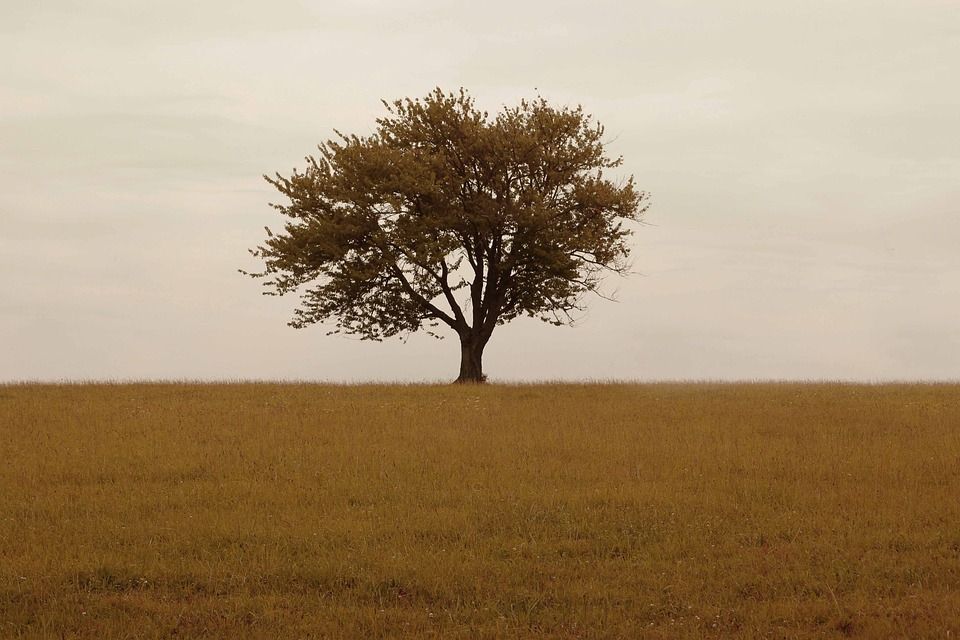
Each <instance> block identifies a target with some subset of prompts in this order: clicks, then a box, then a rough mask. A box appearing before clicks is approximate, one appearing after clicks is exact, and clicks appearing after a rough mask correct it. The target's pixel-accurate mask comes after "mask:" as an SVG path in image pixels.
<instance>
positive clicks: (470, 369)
mask: <svg viewBox="0 0 960 640" xmlns="http://www.w3.org/2000/svg"><path fill="white" fill-rule="evenodd" d="M486 381H487V376H485V375H484V374H483V347H481V346H478V345H476V344H471V343H469V342H463V343H461V344H460V375H459V377H457V380H456V383H457V384H480V383H482V382H486Z"/></svg>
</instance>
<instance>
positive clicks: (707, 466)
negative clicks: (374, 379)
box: [0, 383, 960, 639]
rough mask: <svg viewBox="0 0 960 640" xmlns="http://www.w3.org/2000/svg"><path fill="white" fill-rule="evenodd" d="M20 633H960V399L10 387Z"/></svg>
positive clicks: (13, 613)
mask: <svg viewBox="0 0 960 640" xmlns="http://www.w3.org/2000/svg"><path fill="white" fill-rule="evenodd" d="M0 460H2V465H0V625H2V626H0V637H3V638H181V637H182V638H230V639H241V638H327V637H329V638H339V637H356V638H371V637H373V638H375V637H388V638H395V637H409V638H423V637H444V638H530V637H550V638H686V637H689V638H728V637H729V638H793V637H800V638H804V637H827V638H829V637H836V638H842V637H863V638H885V637H915V638H949V637H954V638H956V637H960V385H948V384H942V385H936V384H930V385H852V384H794V383H771V384H666V383H665V384H582V385H581V384H556V385H554V384H544V385H499V384H490V385H480V386H476V385H453V386H439V385H438V386H426V385H423V386H374V385H370V386H365V385H358V386H329V385H315V384H269V383H262V384H252V383H251V384H177V383H171V384H93V385H41V384H26V385H7V386H0Z"/></svg>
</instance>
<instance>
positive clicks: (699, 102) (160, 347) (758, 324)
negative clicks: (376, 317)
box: [0, 0, 960, 381]
mask: <svg viewBox="0 0 960 640" xmlns="http://www.w3.org/2000/svg"><path fill="white" fill-rule="evenodd" d="M958 60H960V2H956V1H954V0H807V1H805V2H769V1H767V0H724V1H722V2H721V1H719V0H718V1H716V2H708V1H706V0H657V1H653V0H651V1H637V2H632V3H628V2H623V1H622V0H616V1H614V0H599V1H597V2H593V3H583V2H567V1H565V0H551V1H549V2H547V1H546V0H535V1H524V0H510V1H506V0H488V1H487V2H483V3H480V2H465V1H463V2H461V1H458V0H407V1H401V0H393V1H388V0H271V2H264V1H262V0H230V1H229V2H228V1H227V0H204V1H203V2H198V1H197V0H83V1H82V2H81V1H77V0H33V1H31V2H3V3H0V268H2V277H0V381H15V380H90V379H95V380H127V379H203V380H214V379H251V378H252V379H310V380H335V381H359V380H385V379H386V380H447V379H452V378H453V377H455V375H456V371H457V368H458V358H459V354H458V349H459V346H458V344H457V342H456V341H455V339H449V338H448V339H446V340H442V341H436V340H432V339H430V338H428V337H426V336H423V337H421V336H419V335H415V336H413V337H411V338H410V339H409V340H408V341H407V342H406V343H403V342H401V341H399V340H394V341H388V342H385V343H382V344H376V343H368V342H361V341H358V340H355V339H349V338H344V337H336V336H327V335H326V330H325V329H324V328H323V327H312V328H309V329H304V330H299V331H298V330H294V329H291V328H289V327H287V326H286V322H287V321H288V320H289V318H290V316H291V314H292V311H293V309H294V308H295V306H296V299H295V298H270V297H264V296H261V295H260V292H261V287H260V285H259V283H257V282H255V281H253V280H250V279H248V278H245V277H244V276H242V275H240V274H239V273H238V272H237V269H238V268H244V269H249V270H255V269H256V268H257V267H258V265H259V263H258V261H256V260H255V259H253V258H251V257H250V256H249V254H248V253H247V249H248V248H250V247H253V246H255V245H256V244H258V243H260V242H261V241H262V239H263V235H264V232H263V227H264V225H273V226H275V227H276V226H279V224H278V223H279V214H277V213H276V212H275V211H273V210H272V209H270V208H269V206H268V202H270V201H275V200H277V198H278V197H279V195H278V194H276V195H275V192H274V191H273V190H272V187H270V185H268V184H267V183H266V182H264V181H263V179H262V178H261V175H262V174H264V173H273V172H274V171H280V172H282V173H285V174H289V172H290V170H291V169H293V168H294V167H302V166H303V164H304V163H303V157H304V156H305V155H307V154H311V153H313V152H314V151H315V148H316V144H317V143H319V142H321V141H323V140H326V139H328V138H330V137H331V136H332V135H333V129H334V128H337V129H339V130H341V131H345V132H356V133H360V134H363V133H369V132H370V131H371V130H372V126H373V120H374V118H376V117H378V116H379V115H381V114H382V113H383V108H382V106H381V105H380V99H381V98H384V99H388V100H392V99H395V98H399V97H404V96H410V97H417V96H422V95H424V94H426V93H427V92H429V91H430V90H431V89H432V88H433V87H436V86H440V87H442V88H444V89H448V90H454V89H457V88H459V87H461V86H463V87H466V88H467V89H468V90H469V91H470V92H471V94H472V95H473V96H474V97H475V98H476V100H477V102H478V105H479V106H481V107H483V108H487V109H489V110H491V111H495V110H497V109H498V108H499V107H500V106H501V105H504V104H511V105H512V104H514V103H516V102H517V101H518V100H519V99H520V98H523V97H532V96H534V95H535V94H536V91H537V90H539V92H540V93H541V94H542V95H543V96H544V97H546V98H547V99H548V100H550V101H551V102H554V103H556V104H557V105H568V104H570V105H573V104H577V103H579V104H582V105H583V106H584V107H585V109H586V110H587V111H588V112H589V113H592V114H593V115H594V116H595V117H596V118H597V119H598V120H599V121H600V122H601V123H603V124H604V125H605V126H606V130H607V135H608V138H609V146H608V149H609V151H610V152H611V153H612V154H614V155H622V156H623V157H624V160H625V162H624V165H623V172H624V174H626V173H631V174H633V175H635V177H636V180H637V183H638V185H639V186H640V187H641V188H642V189H644V190H647V191H650V192H651V193H652V196H653V208H652V209H651V210H650V212H649V213H648V215H647V219H646V222H647V225H646V226H643V227H641V228H639V229H638V230H637V233H636V235H635V237H634V240H635V249H634V254H633V255H634V257H635V268H636V270H637V271H639V272H640V275H637V276H634V277H632V278H629V279H626V280H622V281H619V282H611V283H609V284H610V286H611V287H613V288H619V302H618V303H609V302H605V301H603V300H597V301H596V302H595V303H594V304H593V305H592V307H591V309H590V312H589V314H588V315H587V317H586V318H584V320H583V322H582V323H581V324H580V325H579V326H577V327H574V328H555V327H550V326H547V325H544V324H542V323H539V322H537V321H534V320H527V321H524V320H518V321H516V322H514V323H512V324H510V325H507V326H504V327H501V328H500V329H499V330H498V333H496V334H495V335H494V337H493V340H492V341H491V343H490V345H489V347H488V349H487V352H486V354H485V360H484V365H485V369H486V371H487V372H488V373H489V375H490V376H491V377H492V378H495V379H501V380H534V379H611V378H616V379H638V380H651V379H729V380H734V379H768V378H777V379H843V380H867V381H873V380H887V379H910V380H929V379H960V295H958V292H960V215H958V213H960V211H958V203H960V151H958V150H960V83H958V82H957V61H958Z"/></svg>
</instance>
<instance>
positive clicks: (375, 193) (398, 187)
mask: <svg viewBox="0 0 960 640" xmlns="http://www.w3.org/2000/svg"><path fill="white" fill-rule="evenodd" d="M383 104H384V106H385V107H386V109H387V112H388V115H387V116H385V117H383V118H380V119H378V120H377V121H376V123H377V127H376V130H375V131H374V132H373V133H372V134H370V135H368V136H357V135H344V134H342V133H340V132H339V131H337V132H336V133H337V136H338V137H339V138H338V139H337V140H330V141H328V142H326V143H325V144H321V145H320V147H319V150H320V154H319V156H317V157H312V156H308V157H307V158H306V160H307V167H306V170H304V171H303V172H300V171H297V170H294V172H293V174H292V175H291V176H290V177H289V178H285V177H283V176H281V175H280V174H279V173H278V174H276V177H275V178H271V177H269V176H264V177H265V178H266V180H267V181H268V182H269V183H270V184H272V185H274V186H275V187H276V188H277V189H278V190H279V191H280V192H281V193H282V194H283V195H284V196H286V198H287V199H288V200H289V204H274V205H272V206H273V207H274V208H276V209H277V210H279V211H280V212H281V213H282V214H283V215H285V216H286V217H287V218H289V220H288V221H287V222H286V224H285V227H284V233H277V234H275V233H273V232H271V230H270V229H269V228H267V230H266V231H267V236H268V237H267V239H266V241H265V242H264V244H263V246H260V247H257V249H256V250H251V253H252V254H253V255H254V256H257V257H259V258H262V259H263V261H264V263H265V265H266V268H265V270H264V271H262V272H260V273H247V272H244V273H247V275H250V276H252V277H254V278H266V281H265V282H264V286H265V287H267V288H268V289H269V290H268V291H267V292H265V293H266V294H267V295H283V294H286V293H290V292H293V291H298V290H302V306H301V308H299V309H297V310H296V312H295V316H294V318H293V319H292V320H291V322H290V323H289V324H290V326H293V327H296V328H302V327H305V326H307V325H310V324H313V323H315V322H321V321H327V320H333V321H335V323H336V325H335V329H334V330H333V331H331V332H330V333H340V332H344V333H348V334H353V335H357V336H359V337H360V338H361V339H368V340H378V341H379V340H382V339H384V338H388V337H391V336H395V335H398V334H409V333H412V332H414V331H417V330H419V329H425V330H426V331H427V332H428V333H430V334H431V335H434V336H436V337H439V336H437V334H436V333H434V331H433V330H434V329H436V328H437V327H438V326H439V325H440V324H444V325H446V326H448V327H449V328H450V329H453V331H455V332H456V334H457V335H458V336H459V338H460V347H461V349H460V353H461V356H460V375H459V377H458V378H457V382H482V381H483V380H484V378H485V376H484V374H483V365H482V358H483V350H484V347H486V345H487V343H488V342H489V340H490V336H492V335H493V331H494V329H495V328H496V327H497V325H499V324H503V323H505V322H509V321H510V320H513V319H514V318H516V317H517V316H520V315H522V314H526V315H528V316H531V317H539V318H540V319H542V320H543V321H545V322H548V323H550V324H555V325H563V324H570V323H573V322H574V320H575V317H574V315H573V314H574V313H575V312H577V311H582V310H583V309H584V304H585V295H586V294H588V293H590V292H594V293H598V294H600V295H601V296H602V293H600V292H599V290H598V286H599V284H600V281H601V278H602V276H603V275H605V274H606V273H609V272H613V273H617V274H621V275H623V274H626V273H627V269H628V266H629V265H628V262H627V256H628V253H629V248H628V246H627V244H626V240H627V237H628V236H629V235H630V234H631V231H630V230H629V229H628V228H626V227H625V226H624V222H625V221H628V220H632V221H640V220H641V218H642V216H643V213H644V211H646V209H647V206H648V205H647V194H645V193H643V192H640V191H637V190H636V189H635V188H634V183H633V177H632V176H631V177H629V178H627V179H625V180H621V181H620V182H618V183H617V182H613V181H611V180H609V179H607V178H606V177H605V175H604V170H605V169H611V168H615V167H618V166H620V164H621V162H622V159H621V158H615V159H611V158H608V157H606V156H605V154H604V149H603V143H602V141H601V138H602V137H603V131H604V130H603V127H602V126H600V125H599V124H597V123H595V122H594V121H593V120H592V118H591V117H590V116H589V115H587V114H585V113H584V111H583V108H582V107H579V106H578V107H577V108H575V109H572V108H568V107H563V108H556V107H553V106H551V105H549V104H548V103H547V102H546V100H544V99H543V98H542V97H538V98H537V99H535V100H533V101H526V100H524V101H521V102H520V104H519V106H516V107H512V108H510V107H504V108H503V109H502V110H501V111H500V112H499V113H497V114H496V115H495V116H494V117H491V116H490V115H489V114H488V113H487V112H482V111H478V110H477V108H476V107H475V105H474V100H473V99H472V98H471V97H470V96H469V95H468V94H467V92H466V91H464V90H463V89H461V90H460V91H459V92H458V93H444V92H443V91H441V90H440V89H436V90H434V91H433V92H432V93H430V94H429V95H427V96H426V97H425V98H423V99H417V100H411V99H409V98H407V99H403V100H397V101H396V102H394V103H393V104H388V103H387V102H384V103H383Z"/></svg>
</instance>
